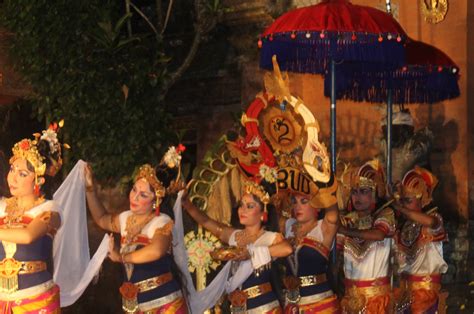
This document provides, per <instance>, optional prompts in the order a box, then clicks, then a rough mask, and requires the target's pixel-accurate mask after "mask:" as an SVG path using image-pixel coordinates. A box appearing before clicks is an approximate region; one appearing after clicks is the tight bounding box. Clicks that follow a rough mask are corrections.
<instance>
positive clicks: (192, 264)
mask: <svg viewBox="0 0 474 314" xmlns="http://www.w3.org/2000/svg"><path fill="white" fill-rule="evenodd" d="M184 243H185V245H186V248H187V252H188V269H189V271H190V272H191V273H194V272H195V273H196V290H197V291H200V290H203V289H204V288H205V287H206V275H207V274H208V273H210V272H211V270H216V269H217V267H218V266H219V265H220V262H219V261H216V260H213V259H212V258H211V255H210V253H211V252H212V251H214V250H215V249H218V248H220V247H221V246H222V244H221V242H220V241H219V239H217V237H215V236H214V235H213V234H212V233H210V232H209V231H203V230H202V227H201V226H199V227H198V230H197V233H195V232H194V231H190V232H188V233H187V234H186V235H185V236H184Z"/></svg>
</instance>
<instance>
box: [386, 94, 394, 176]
mask: <svg viewBox="0 0 474 314" xmlns="http://www.w3.org/2000/svg"><path fill="white" fill-rule="evenodd" d="M392 102H393V99H392V89H391V88H390V89H389V90H388V91H387V152H386V154H387V184H388V185H390V184H392V141H393V139H392V114H393V108H392Z"/></svg>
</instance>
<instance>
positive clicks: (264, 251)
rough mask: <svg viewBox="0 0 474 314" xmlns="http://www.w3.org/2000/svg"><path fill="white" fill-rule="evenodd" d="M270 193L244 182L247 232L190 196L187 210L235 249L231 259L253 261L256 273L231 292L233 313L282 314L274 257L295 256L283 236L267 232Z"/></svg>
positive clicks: (243, 219) (241, 213)
mask: <svg viewBox="0 0 474 314" xmlns="http://www.w3.org/2000/svg"><path fill="white" fill-rule="evenodd" d="M269 206H270V194H269V193H268V191H266V190H265V189H264V187H263V186H262V185H259V184H257V183H255V182H253V181H247V182H245V183H244V193H243V196H242V199H241V201H240V204H239V208H238V216H239V222H240V224H241V225H243V226H244V228H243V229H235V228H232V227H229V226H227V225H225V224H222V223H220V222H218V221H215V220H213V219H211V218H209V217H208V216H207V215H206V214H205V213H204V212H202V211H200V210H199V209H198V208H197V207H196V206H195V205H194V204H193V203H192V202H191V201H189V199H188V198H187V197H184V198H183V207H184V208H185V209H186V211H187V212H188V213H189V214H190V215H191V217H192V218H193V219H194V220H195V221H196V222H197V223H198V224H200V225H202V226H203V227H204V228H206V229H207V230H209V231H210V232H212V233H213V234H214V235H215V236H217V237H218V238H219V239H220V240H221V241H222V242H224V243H226V244H228V245H229V246H231V247H234V249H233V250H229V252H228V253H225V252H223V253H222V254H229V255H230V257H229V258H224V259H227V260H234V261H243V260H249V259H250V260H251V262H252V267H253V272H252V273H251V274H250V275H249V276H246V277H244V278H241V280H240V281H241V282H240V283H239V285H238V286H240V289H236V290H234V291H232V292H230V293H229V296H228V297H229V301H230V303H231V312H232V313H248V314H253V313H255V314H257V313H281V306H280V303H279V301H278V299H277V295H276V293H275V292H274V291H273V288H272V285H271V283H270V266H271V261H272V258H278V257H286V256H288V255H289V254H291V251H292V250H291V246H290V244H289V243H288V242H287V241H286V240H285V239H284V238H283V236H282V235H281V234H280V233H276V232H270V231H266V230H265V228H264V224H265V222H266V221H267V219H268V210H269V208H268V207H269Z"/></svg>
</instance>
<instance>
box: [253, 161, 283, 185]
mask: <svg viewBox="0 0 474 314" xmlns="http://www.w3.org/2000/svg"><path fill="white" fill-rule="evenodd" d="M258 172H259V174H260V176H261V177H262V178H263V179H264V180H265V181H267V182H269V183H274V182H275V181H276V179H277V176H278V173H277V170H276V168H272V167H269V166H267V165H266V164H262V165H260V168H259V169H258Z"/></svg>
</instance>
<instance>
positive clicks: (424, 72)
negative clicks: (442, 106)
mask: <svg viewBox="0 0 474 314" xmlns="http://www.w3.org/2000/svg"><path fill="white" fill-rule="evenodd" d="M406 60H407V64H406V65H404V66H403V67H400V68H398V69H396V70H394V71H379V72H377V71H375V72H365V73H362V72H359V73H354V72H351V73H350V75H347V74H346V75H342V77H344V78H346V79H347V78H349V79H350V80H352V82H350V83H349V82H347V81H346V82H345V87H343V88H342V89H340V90H339V91H338V95H337V96H338V98H339V99H340V98H346V99H351V100H355V101H369V102H379V103H383V102H386V103H387V182H389V183H390V182H391V178H392V157H391V149H392V104H393V103H395V104H401V105H403V104H406V103H428V104H432V103H435V102H440V101H443V100H447V99H452V98H456V97H458V96H459V95H460V91H459V85H458V79H459V67H458V66H457V65H456V64H455V63H454V62H453V60H451V58H449V56H448V55H446V54H445V53H444V52H442V51H441V50H439V49H438V48H436V47H434V46H431V45H428V44H426V43H423V42H421V41H415V40H409V41H408V42H407V44H406ZM341 71H344V69H342V70H341ZM325 94H326V96H327V95H328V94H329V88H328V86H327V85H326V86H325Z"/></svg>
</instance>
